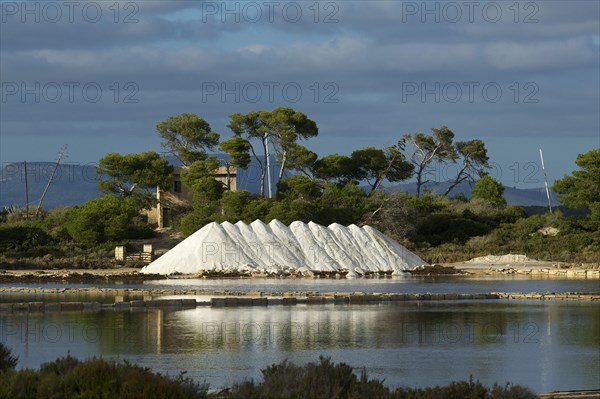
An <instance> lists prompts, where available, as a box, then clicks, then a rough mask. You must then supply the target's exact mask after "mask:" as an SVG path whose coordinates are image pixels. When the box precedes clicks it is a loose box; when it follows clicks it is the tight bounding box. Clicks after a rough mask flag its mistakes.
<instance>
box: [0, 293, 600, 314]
mask: <svg viewBox="0 0 600 399" xmlns="http://www.w3.org/2000/svg"><path fill="white" fill-rule="evenodd" d="M0 292H11V293H24V294H32V293H33V294H36V293H38V294H39V293H56V294H65V293H68V294H72V293H74V294H82V293H87V294H90V295H94V296H96V299H98V298H97V297H98V296H100V295H104V296H106V297H113V298H114V302H113V303H100V302H97V301H77V302H58V301H57V302H53V301H28V302H5V303H3V302H0V314H2V313H40V312H41V313H48V312H90V311H91V312H97V311H101V310H115V311H149V310H156V309H163V310H164V309H170V310H182V309H195V308H198V307H212V308H237V307H255V306H261V307H264V306H269V307H270V306H278V305H279V306H295V305H331V304H333V305H336V306H338V305H367V304H380V303H406V302H420V301H469V300H471V301H472V300H475V301H483V300H518V301H523V300H525V301H577V302H600V292H593V293H583V292H581V293H539V292H532V293H520V292H490V293H481V294H430V293H421V294H387V293H386V294H380V293H374V294H373V293H364V292H354V293H348V292H344V293H343V292H325V293H315V292H229V291H200V290H161V289H154V290H142V289H123V290H120V289H110V288H105V289H93V288H92V289H88V288H71V289H39V288H22V289H19V288H12V289H11V290H10V291H8V290H2V291H0ZM172 297H176V298H172Z"/></svg>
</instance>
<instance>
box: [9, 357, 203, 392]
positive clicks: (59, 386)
mask: <svg viewBox="0 0 600 399" xmlns="http://www.w3.org/2000/svg"><path fill="white" fill-rule="evenodd" d="M206 397H207V387H206V386H204V385H198V384H196V383H194V382H193V381H191V380H190V379H186V378H183V376H180V377H179V378H177V379H170V378H167V377H165V376H162V375H160V374H156V373H153V372H151V371H150V370H149V369H147V368H143V367H139V366H135V365H132V364H129V363H126V362H125V363H117V362H113V361H106V360H103V359H97V358H92V359H88V360H86V361H79V360H77V359H75V358H73V357H71V356H67V357H64V358H60V359H57V360H56V361H54V362H51V363H46V364H43V365H42V366H41V367H40V370H39V371H33V370H22V371H18V372H16V371H9V372H7V373H4V374H0V398H13V399H18V398H90V399H91V398H107V399H108V398H110V399H113V398H127V399H134V398H140V399H142V398H143V399H150V398H169V399H170V398H206Z"/></svg>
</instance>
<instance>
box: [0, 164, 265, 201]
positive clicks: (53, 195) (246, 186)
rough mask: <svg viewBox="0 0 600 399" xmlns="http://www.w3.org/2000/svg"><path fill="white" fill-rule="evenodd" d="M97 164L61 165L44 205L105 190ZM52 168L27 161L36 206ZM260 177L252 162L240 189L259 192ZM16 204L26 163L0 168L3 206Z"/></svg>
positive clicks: (21, 192) (97, 194)
mask: <svg viewBox="0 0 600 399" xmlns="http://www.w3.org/2000/svg"><path fill="white" fill-rule="evenodd" d="M95 167H96V165H95V164H94V163H90V164H88V165H82V164H69V163H65V164H63V165H59V167H58V169H57V171H56V175H55V176H54V178H53V179H52V184H51V185H50V188H49V189H48V192H47V193H46V197H45V198H44V202H43V204H42V207H43V208H44V209H52V208H56V207H60V206H74V205H79V204H83V203H84V202H86V201H88V200H90V199H92V198H98V197H100V196H101V195H102V194H101V193H100V191H99V190H98V183H97V181H98V175H97V174H96V168H95ZM53 169H54V162H27V175H28V184H29V205H30V206H37V204H38V201H39V200H40V198H41V196H42V193H43V192H44V188H45V187H46V184H47V183H48V179H49V178H50V176H51V175H52V170H53ZM259 181H260V172H259V169H258V167H257V165H255V164H252V165H250V167H249V168H248V170H247V171H240V173H239V175H238V189H242V190H248V191H250V192H252V193H258V192H259V191H260V186H259ZM13 204H14V205H18V206H19V207H21V208H24V207H25V168H24V166H23V163H10V164H6V165H4V166H3V167H2V169H0V208H2V207H4V206H10V205H13Z"/></svg>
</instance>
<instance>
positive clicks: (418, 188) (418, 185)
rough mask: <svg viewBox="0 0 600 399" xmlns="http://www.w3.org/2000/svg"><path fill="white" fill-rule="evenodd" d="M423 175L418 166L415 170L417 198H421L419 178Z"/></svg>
mask: <svg viewBox="0 0 600 399" xmlns="http://www.w3.org/2000/svg"><path fill="white" fill-rule="evenodd" d="M422 174H423V168H421V167H420V166H419V170H417V198H419V197H420V196H421V184H423V183H421V176H422Z"/></svg>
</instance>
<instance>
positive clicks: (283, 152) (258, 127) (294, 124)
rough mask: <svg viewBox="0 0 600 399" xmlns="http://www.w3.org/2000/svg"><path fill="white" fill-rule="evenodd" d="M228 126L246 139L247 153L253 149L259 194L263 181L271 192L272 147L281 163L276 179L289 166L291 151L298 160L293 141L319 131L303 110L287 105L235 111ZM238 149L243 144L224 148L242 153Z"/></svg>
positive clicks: (263, 186) (263, 187)
mask: <svg viewBox="0 0 600 399" xmlns="http://www.w3.org/2000/svg"><path fill="white" fill-rule="evenodd" d="M227 126H228V127H229V128H230V129H231V130H232V131H233V133H234V134H235V135H236V136H237V137H239V138H241V139H244V140H246V141H247V143H248V147H247V150H246V153H249V152H251V153H252V155H253V156H254V158H255V159H256V161H257V162H258V165H259V167H260V171H261V185H260V190H261V193H260V194H261V196H263V195H264V194H265V185H266V187H267V190H268V191H267V192H268V196H269V197H271V196H272V178H271V148H273V150H274V151H275V154H276V155H277V159H278V162H279V165H280V167H279V173H278V178H277V182H278V181H280V180H281V179H282V178H283V176H284V173H285V170H286V169H287V168H288V163H289V157H290V153H292V152H293V154H292V156H295V157H296V158H295V159H294V162H295V161H298V155H299V154H298V152H299V150H298V147H297V146H295V144H296V142H297V141H298V140H300V139H308V138H310V137H315V136H316V135H318V132H319V131H318V128H317V124H316V123H315V122H314V121H313V120H311V119H309V118H308V117H307V116H306V115H305V114H303V113H302V112H298V111H294V110H293V109H292V108H287V107H279V108H275V109H274V110H272V111H252V112H249V113H247V114H245V115H243V114H240V113H234V114H231V115H230V123H229V125H227ZM253 141H260V143H261V145H262V155H259V154H257V152H256V149H255V148H254V146H253V144H252V142H253ZM241 150H243V148H241V147H239V146H238V147H237V148H236V149H235V150H234V149H230V151H227V150H226V151H227V152H228V153H229V154H230V156H233V154H236V153H237V154H238V155H239V154H241ZM304 155H306V154H304ZM261 158H262V159H261ZM295 166H300V165H298V164H296V165H295ZM265 178H266V180H265Z"/></svg>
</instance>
